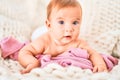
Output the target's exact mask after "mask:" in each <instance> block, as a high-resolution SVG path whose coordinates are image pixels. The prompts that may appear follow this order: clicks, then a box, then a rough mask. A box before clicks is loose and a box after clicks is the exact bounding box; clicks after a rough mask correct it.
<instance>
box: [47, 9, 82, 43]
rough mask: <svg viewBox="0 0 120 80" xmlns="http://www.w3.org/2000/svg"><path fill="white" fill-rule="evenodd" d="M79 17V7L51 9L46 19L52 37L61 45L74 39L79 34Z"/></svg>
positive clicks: (80, 13) (80, 15) (80, 14)
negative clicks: (48, 17)
mask: <svg viewBox="0 0 120 80" xmlns="http://www.w3.org/2000/svg"><path fill="white" fill-rule="evenodd" d="M81 17H82V12H81V8H80V7H65V8H62V9H60V10H57V8H55V9H53V11H52V12H51V15H50V19H49V21H48V23H49V30H50V34H51V36H52V37H53V39H55V41H57V42H58V43H60V44H63V45H64V44H68V43H70V42H72V41H75V40H76V39H77V38H78V36H79V32H80V24H81Z"/></svg>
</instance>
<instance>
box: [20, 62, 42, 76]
mask: <svg viewBox="0 0 120 80" xmlns="http://www.w3.org/2000/svg"><path fill="white" fill-rule="evenodd" d="M39 66H40V64H38V63H34V64H29V65H28V66H27V67H26V68H25V69H24V70H21V71H20V72H21V74H25V73H29V72H30V71H31V70H32V69H34V68H37V67H39Z"/></svg>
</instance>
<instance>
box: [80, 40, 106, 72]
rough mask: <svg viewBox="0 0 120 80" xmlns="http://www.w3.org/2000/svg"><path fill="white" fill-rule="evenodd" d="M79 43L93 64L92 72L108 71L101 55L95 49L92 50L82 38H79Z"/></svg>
mask: <svg viewBox="0 0 120 80" xmlns="http://www.w3.org/2000/svg"><path fill="white" fill-rule="evenodd" d="M81 43H82V44H81V45H80V47H81V48H83V49H85V50H87V51H88V53H89V55H90V57H89V59H90V60H91V62H92V64H93V66H94V68H93V72H102V71H108V70H107V66H106V63H105V62H104V60H103V58H102V56H101V55H100V54H99V53H97V52H96V51H95V50H93V49H92V48H91V47H90V46H89V45H88V44H87V42H85V41H84V40H81Z"/></svg>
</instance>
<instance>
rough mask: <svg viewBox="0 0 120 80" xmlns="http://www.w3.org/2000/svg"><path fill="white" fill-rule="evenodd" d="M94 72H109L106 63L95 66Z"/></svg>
mask: <svg viewBox="0 0 120 80" xmlns="http://www.w3.org/2000/svg"><path fill="white" fill-rule="evenodd" d="M93 72H94V73H95V72H108V70H107V67H106V65H105V64H97V65H95V66H94V68H93Z"/></svg>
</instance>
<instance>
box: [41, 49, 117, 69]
mask: <svg viewBox="0 0 120 80" xmlns="http://www.w3.org/2000/svg"><path fill="white" fill-rule="evenodd" d="M101 55H102V56H103V59H104V61H105V62H106V65H107V68H108V70H109V71H110V70H111V69H112V68H113V67H114V66H115V65H117V64H118V59H117V58H114V57H112V56H110V55H105V54H101ZM39 59H40V61H41V67H45V66H46V65H48V64H50V63H57V64H60V65H61V66H64V67H67V66H77V67H80V68H82V69H91V70H92V69H93V65H92V63H91V61H90V60H89V55H88V53H87V51H86V50H83V49H79V48H73V49H70V50H68V51H66V52H64V53H63V54H60V55H58V56H56V57H51V56H50V55H41V56H39Z"/></svg>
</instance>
